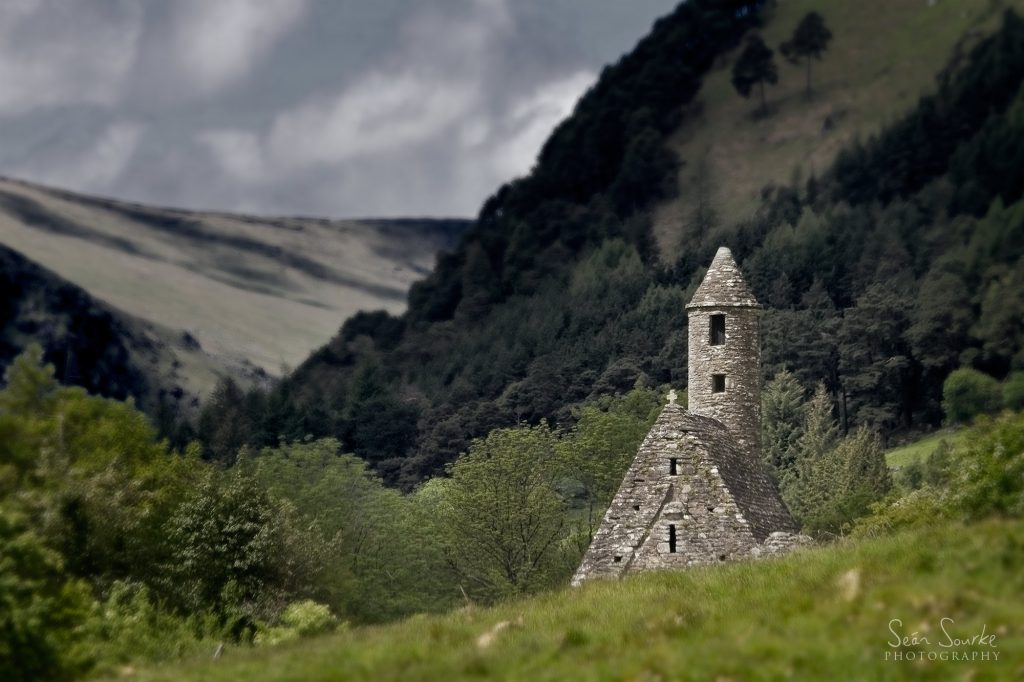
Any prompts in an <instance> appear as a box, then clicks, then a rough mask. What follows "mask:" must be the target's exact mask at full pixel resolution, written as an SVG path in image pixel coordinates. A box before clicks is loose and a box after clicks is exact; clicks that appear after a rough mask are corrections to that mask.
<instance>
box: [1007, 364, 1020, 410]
mask: <svg viewBox="0 0 1024 682" xmlns="http://www.w3.org/2000/svg"><path fill="white" fill-rule="evenodd" d="M1003 407H1005V408H1006V409H1008V410H1024V372H1014V373H1013V374H1011V375H1010V376H1009V377H1007V379H1006V381H1005V382H1004V383H1003Z"/></svg>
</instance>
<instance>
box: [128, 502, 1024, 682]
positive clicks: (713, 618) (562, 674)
mask: <svg viewBox="0 0 1024 682" xmlns="http://www.w3.org/2000/svg"><path fill="white" fill-rule="evenodd" d="M1022 560H1024V524H1022V523H1021V522H1019V521H1014V522H1009V521H992V522H986V523H983V524H980V525H974V526H952V527H941V528H934V529H927V530H918V531H916V532H914V533H903V534H899V535H895V536H892V537H886V538H883V539H877V540H870V541H859V542H853V541H846V542H842V543H840V544H837V545H835V546H830V547H824V548H817V549H812V550H805V551H803V552H801V553H798V554H795V555H791V556H789V557H786V558H783V559H777V560H770V561H763V562H749V563H743V564H734V565H729V566H724V567H715V568H711V569H693V570H690V571H686V572H681V573H664V574H648V575H639V576H634V577H631V578H628V579H626V580H624V581H623V582H612V583H595V584H589V585H586V586H584V587H583V588H580V589H575V590H572V589H570V590H563V591H560V592H556V593H551V594H547V595H542V596H539V597H536V598H531V599H528V600H523V601H518V602H510V603H507V604H505V605H502V606H498V607H495V608H489V609H478V608H473V607H470V608H465V609H462V610H460V611H458V612H455V613H452V614H449V615H446V616H436V617H414V618H411V619H408V620H406V621H404V622H402V623H399V624H396V625H390V626H384V627H369V628H358V629H353V630H350V631H346V632H343V633H341V634H338V635H334V636H330V637H325V638H322V639H319V640H314V641H309V642H306V643H300V644H294V645H288V646H283V647H281V648H278V649H269V650H262V651H259V650H257V651H244V650H229V651H228V652H227V653H226V654H225V656H224V657H223V658H222V659H221V660H219V661H216V662H210V661H203V662H200V663H195V664H192V665H187V666H182V667H177V668H173V669H166V670H162V671H158V670H150V671H143V672H141V673H138V674H131V675H130V676H129V679H138V680H147V681H148V680H154V681H155V680H241V679H246V680H309V681H316V680H324V681H326V680H410V679H417V680H426V679H437V680H442V679H443V680H455V679H479V678H484V677H486V678H498V679H515V680H569V679H572V680H613V679H614V680H665V679H671V680H683V679H692V680H715V679H718V680H739V679H742V680H754V679H787V678H796V679H814V680H825V679H827V680H847V679H855V680H867V679H871V680H897V679H907V678H909V677H913V678H915V679H928V680H933V679H934V680H948V679H973V680H1006V679H1016V678H1018V677H1019V676H1021V675H1024V663H1022V661H1024V625H1022V623H1024V618H1022V616H1024V604H1022V603H1021V602H1020V599H1019V596H1020V594H1021V593H1022V592H1024V574H1022V573H1021V572H1020V571H1019V570H1017V567H1019V566H1020V563H1021V561H1022ZM946 617H948V618H952V619H954V621H955V623H954V624H952V625H948V626H947V631H948V632H949V633H950V634H951V635H953V636H954V637H957V638H967V637H970V636H972V635H974V634H976V633H978V632H980V631H981V629H982V627H983V626H984V627H985V630H986V633H987V634H995V635H996V640H995V647H994V648H991V647H986V646H977V645H974V646H971V645H967V646H959V647H955V650H956V651H958V652H962V651H967V652H971V651H978V652H980V651H984V650H989V651H990V652H993V653H998V660H997V661H994V660H989V661H982V660H976V661H966V662H965V661H951V660H945V661H943V660H928V659H927V658H925V659H924V660H919V661H915V662H907V661H905V660H904V661H900V662H896V661H893V660H891V659H890V660H886V654H887V653H890V654H891V653H892V652H893V651H894V649H892V648H891V647H890V646H889V645H888V644H887V642H889V641H890V640H891V639H892V638H893V635H892V633H891V632H890V630H889V623H890V620H891V619H895V618H898V619H900V620H901V621H902V622H903V627H902V628H899V627H898V626H897V629H898V630H900V631H901V632H904V633H905V634H907V635H910V634H911V633H913V632H915V631H917V632H919V633H920V635H923V636H927V637H928V638H929V640H930V644H929V645H918V646H909V647H906V648H903V649H902V651H903V652H904V654H906V653H907V652H911V651H916V652H924V653H925V654H926V655H927V653H928V652H929V651H933V652H943V651H952V650H953V649H945V648H944V647H942V646H941V645H940V643H946V642H947V640H946V638H945V637H944V636H943V634H942V631H941V630H940V624H939V622H940V619H942V618H946ZM128 672H129V673H130V672H131V671H128ZM122 679H123V678H122Z"/></svg>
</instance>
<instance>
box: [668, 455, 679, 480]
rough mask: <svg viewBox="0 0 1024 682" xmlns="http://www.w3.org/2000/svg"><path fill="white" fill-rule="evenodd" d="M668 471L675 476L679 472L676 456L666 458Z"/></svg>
mask: <svg viewBox="0 0 1024 682" xmlns="http://www.w3.org/2000/svg"><path fill="white" fill-rule="evenodd" d="M668 473H669V474H670V475H672V476H675V475H676V474H678V473H679V458H678V457H672V458H671V459H669V460H668Z"/></svg>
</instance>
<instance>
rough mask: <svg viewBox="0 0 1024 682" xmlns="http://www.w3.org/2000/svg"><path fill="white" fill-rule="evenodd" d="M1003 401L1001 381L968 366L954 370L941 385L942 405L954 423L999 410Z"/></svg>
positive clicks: (967, 420) (948, 417)
mask: <svg viewBox="0 0 1024 682" xmlns="http://www.w3.org/2000/svg"><path fill="white" fill-rule="evenodd" d="M1002 402H1003V401H1002V391H1001V389H1000V386H999V382H998V381H996V380H995V379H993V378H992V377H990V376H989V375H987V374H984V373H983V372H979V371H978V370H976V369H971V368H969V367H962V368H960V369H958V370H955V371H953V372H952V373H951V374H950V375H949V377H947V378H946V382H945V383H944V384H943V385H942V408H943V409H944V410H945V412H946V418H947V419H948V420H949V421H950V422H952V423H954V424H956V423H964V422H969V421H970V420H971V419H973V418H974V417H976V416H977V415H979V414H988V413H991V412H996V411H997V410H999V408H1000V407H1001V406H1002Z"/></svg>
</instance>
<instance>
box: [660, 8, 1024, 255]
mask: <svg viewBox="0 0 1024 682" xmlns="http://www.w3.org/2000/svg"><path fill="white" fill-rule="evenodd" d="M1009 7H1013V8H1016V9H1017V10H1018V11H1020V10H1021V9H1024V2H1022V1H1021V0H958V1H957V2H949V1H946V0H939V2H935V3H931V2H926V1H925V0H864V1H862V2H856V3H844V2H821V0H779V2H778V3H777V4H776V5H775V6H774V7H769V8H768V9H766V10H765V16H766V22H765V26H764V28H763V30H762V31H761V33H762V35H763V37H764V39H765V42H766V43H767V44H768V45H769V47H771V48H772V49H773V50H775V61H776V64H777V65H778V70H779V83H778V84H777V85H776V86H773V87H769V88H768V90H767V92H768V98H769V99H768V101H769V106H770V107H771V114H770V115H769V116H767V117H763V118H758V119H755V118H754V117H753V116H752V113H753V111H754V109H755V108H756V102H755V100H754V99H750V100H746V99H743V98H742V97H740V96H739V95H738V94H737V93H736V91H735V89H734V88H733V86H732V84H731V82H730V79H731V77H732V66H733V62H734V61H735V59H736V58H737V56H738V55H739V52H740V50H741V49H742V48H738V49H736V50H733V51H732V52H731V53H729V54H728V55H726V56H724V57H723V58H722V59H720V60H719V61H718V63H717V64H716V67H715V69H714V70H713V71H712V72H710V73H709V74H708V75H707V77H706V78H705V79H704V84H703V87H702V88H701V90H700V93H699V94H698V95H697V98H696V99H695V101H694V102H693V103H692V104H691V105H690V106H689V107H688V108H687V110H686V114H685V118H684V122H683V125H681V126H680V128H679V130H678V131H677V133H676V134H675V135H674V136H673V137H672V138H671V139H670V143H669V144H670V147H671V148H672V150H673V151H674V152H675V153H676V154H677V155H678V157H679V159H680V160H681V161H682V163H683V167H682V169H681V170H680V173H679V177H678V186H679V196H678V197H676V198H674V199H672V200H670V201H667V202H664V203H663V204H662V205H660V206H659V207H658V208H657V210H656V211H655V227H654V233H655V237H656V239H657V240H658V244H659V247H660V251H661V255H662V257H663V258H664V259H665V260H666V261H667V262H670V261H672V260H674V259H675V257H676V256H677V255H678V254H679V252H680V249H681V248H682V246H681V245H682V244H684V243H685V244H687V245H688V247H687V248H696V246H697V243H696V242H698V241H699V240H695V239H694V235H693V232H692V230H691V229H689V228H688V227H687V226H688V224H689V223H690V221H691V219H692V216H693V214H694V211H695V209H696V207H697V204H698V202H699V201H700V200H701V197H702V196H703V197H704V201H706V202H708V203H709V204H710V206H711V207H712V208H713V210H714V212H715V213H716V214H717V217H718V222H719V224H720V226H722V227H726V226H730V225H733V224H735V223H736V222H737V221H739V220H742V219H744V218H747V217H749V216H750V215H751V214H752V213H753V212H754V211H755V209H757V207H758V206H759V205H760V191H761V188H762V187H764V186H765V185H768V184H772V183H774V184H787V183H789V182H790V181H791V180H792V179H793V178H794V177H796V176H797V175H798V174H799V176H800V177H802V178H803V179H807V178H808V177H810V176H811V175H814V174H816V175H820V174H821V173H822V172H823V171H824V170H826V169H827V168H828V166H829V165H830V164H831V162H832V161H833V159H834V158H835V156H836V154H837V153H838V152H839V150H840V149H842V147H843V146H844V145H846V144H848V143H849V142H850V141H852V140H854V139H856V138H858V137H859V138H861V139H865V138H867V137H869V136H870V135H872V134H874V133H877V132H878V131H880V130H881V129H882V128H883V127H884V126H885V125H887V124H891V123H892V122H893V121H895V120H896V119H897V118H898V117H899V116H901V115H903V114H905V113H906V112H907V111H909V110H910V109H911V108H913V106H914V105H915V104H916V103H917V100H918V98H919V97H920V96H922V95H924V94H928V93H930V92H932V91H934V90H935V84H936V77H937V76H938V75H939V74H940V73H941V70H942V69H943V68H945V65H946V64H947V62H948V61H949V60H950V58H951V57H952V56H954V55H957V54H966V52H967V51H968V50H969V48H970V47H971V46H972V45H973V44H974V43H975V42H977V40H978V39H979V38H980V37H982V36H985V35H988V34H989V33H991V32H992V31H993V30H994V29H995V28H996V27H997V26H998V24H999V17H1000V14H1001V12H1002V11H1003V10H1004V9H1006V8H1009ZM812 10H813V11H817V12H818V13H820V14H821V15H822V16H823V17H824V19H825V23H826V24H827V25H828V26H829V28H830V29H831V31H832V34H833V39H832V42H831V44H830V45H829V49H828V51H827V52H826V53H825V55H824V58H823V60H822V61H821V62H815V63H814V65H813V86H814V97H813V99H812V100H811V101H807V100H806V99H805V97H804V84H805V80H804V79H805V74H804V67H803V66H802V65H799V66H797V65H792V64H790V63H789V62H787V61H786V60H785V58H784V57H783V56H782V54H781V52H780V51H779V45H780V44H781V43H782V42H784V41H786V40H788V39H789V37H790V35H791V34H792V32H793V29H794V28H795V26H796V25H797V23H799V21H800V19H801V18H802V17H803V16H804V14H806V13H807V12H808V11H812ZM710 241H715V237H714V232H712V233H711V239H710Z"/></svg>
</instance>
